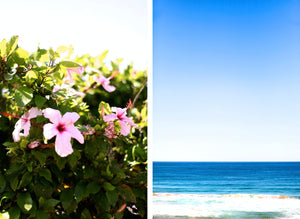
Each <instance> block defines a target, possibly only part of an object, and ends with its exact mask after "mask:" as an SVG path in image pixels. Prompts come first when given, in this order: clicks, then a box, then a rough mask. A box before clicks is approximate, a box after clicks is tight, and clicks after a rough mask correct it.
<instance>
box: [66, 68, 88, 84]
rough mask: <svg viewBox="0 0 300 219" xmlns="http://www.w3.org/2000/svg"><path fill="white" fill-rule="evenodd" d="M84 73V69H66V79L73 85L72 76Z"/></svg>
mask: <svg viewBox="0 0 300 219" xmlns="http://www.w3.org/2000/svg"><path fill="white" fill-rule="evenodd" d="M83 72H84V67H83V66H82V67H77V68H67V78H68V79H69V81H70V83H73V82H74V80H73V76H72V74H78V75H82V73H83Z"/></svg>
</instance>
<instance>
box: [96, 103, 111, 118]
mask: <svg viewBox="0 0 300 219" xmlns="http://www.w3.org/2000/svg"><path fill="white" fill-rule="evenodd" d="M102 108H103V110H104V114H105V115H108V114H111V110H110V106H109V104H108V103H105V102H104V101H101V103H100V104H99V107H98V112H99V114H100V115H102Z"/></svg>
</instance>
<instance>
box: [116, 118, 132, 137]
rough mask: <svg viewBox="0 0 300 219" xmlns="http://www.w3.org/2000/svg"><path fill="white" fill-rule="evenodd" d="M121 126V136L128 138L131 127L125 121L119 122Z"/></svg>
mask: <svg viewBox="0 0 300 219" xmlns="http://www.w3.org/2000/svg"><path fill="white" fill-rule="evenodd" d="M119 122H120V126H121V134H122V135H124V136H127V135H128V134H129V133H130V126H129V125H127V124H126V123H125V122H123V121H119Z"/></svg>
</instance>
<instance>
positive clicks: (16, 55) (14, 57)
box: [7, 48, 29, 66]
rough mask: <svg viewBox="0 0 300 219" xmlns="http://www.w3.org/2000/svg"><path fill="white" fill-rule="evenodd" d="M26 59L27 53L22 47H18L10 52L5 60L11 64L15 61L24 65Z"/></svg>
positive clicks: (27, 57)
mask: <svg viewBox="0 0 300 219" xmlns="http://www.w3.org/2000/svg"><path fill="white" fill-rule="evenodd" d="M28 59H29V53H28V52H27V51H26V50H24V49H22V48H18V49H16V50H15V51H14V52H13V53H12V54H11V56H10V57H9V59H8V60H7V61H8V63H11V64H14V63H17V64H18V65H19V66H20V65H25V64H26V62H27V61H28Z"/></svg>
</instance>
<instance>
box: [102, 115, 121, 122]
mask: <svg viewBox="0 0 300 219" xmlns="http://www.w3.org/2000/svg"><path fill="white" fill-rule="evenodd" d="M115 119H118V117H117V115H116V114H114V113H112V114H109V115H106V116H103V120H104V122H109V121H113V120H115Z"/></svg>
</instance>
